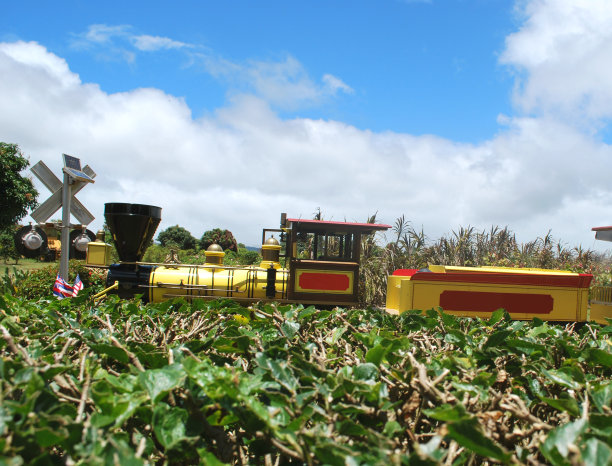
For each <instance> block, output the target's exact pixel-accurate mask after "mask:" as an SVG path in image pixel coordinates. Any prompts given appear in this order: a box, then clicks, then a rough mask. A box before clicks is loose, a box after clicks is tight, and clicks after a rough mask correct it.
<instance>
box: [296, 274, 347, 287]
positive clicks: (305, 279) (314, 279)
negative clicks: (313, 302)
mask: <svg viewBox="0 0 612 466" xmlns="http://www.w3.org/2000/svg"><path fill="white" fill-rule="evenodd" d="M299 285H300V288H301V289H303V290H322V291H346V290H348V289H349V287H350V286H351V281H350V280H349V276H348V275H342V274H331V273H316V272H302V273H301V274H300V278H299Z"/></svg>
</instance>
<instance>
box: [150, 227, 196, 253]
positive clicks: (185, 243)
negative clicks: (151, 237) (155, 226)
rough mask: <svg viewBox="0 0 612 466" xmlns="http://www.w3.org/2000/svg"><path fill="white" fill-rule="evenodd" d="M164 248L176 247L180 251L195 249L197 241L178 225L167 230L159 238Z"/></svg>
mask: <svg viewBox="0 0 612 466" xmlns="http://www.w3.org/2000/svg"><path fill="white" fill-rule="evenodd" d="M157 241H159V244H161V245H162V246H164V247H168V246H176V247H178V248H179V249H195V246H196V243H197V240H196V239H195V238H194V237H193V236H192V235H191V233H189V232H188V231H187V230H186V229H185V228H183V227H180V226H178V225H174V226H173V227H169V228H166V229H165V230H164V231H162V232H161V233H160V234H159V235H158V236H157Z"/></svg>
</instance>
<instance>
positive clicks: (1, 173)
mask: <svg viewBox="0 0 612 466" xmlns="http://www.w3.org/2000/svg"><path fill="white" fill-rule="evenodd" d="M29 165H30V162H29V160H28V159H27V158H25V157H24V156H23V154H22V153H21V151H20V150H19V146H18V145H17V144H7V143H5V142H0V230H4V229H6V228H8V227H11V226H13V225H15V224H16V223H17V222H19V220H20V219H21V218H23V217H25V215H26V214H27V213H28V209H33V208H35V207H36V205H37V202H36V198H37V197H38V192H37V191H36V189H34V185H33V183H32V180H31V179H29V178H27V177H24V176H22V175H21V172H22V171H23V170H25V169H26V168H27V167H28V166H29Z"/></svg>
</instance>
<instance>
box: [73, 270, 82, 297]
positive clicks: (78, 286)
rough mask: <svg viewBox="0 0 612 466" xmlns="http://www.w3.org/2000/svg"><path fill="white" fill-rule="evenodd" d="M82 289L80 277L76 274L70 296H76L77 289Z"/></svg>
mask: <svg viewBox="0 0 612 466" xmlns="http://www.w3.org/2000/svg"><path fill="white" fill-rule="evenodd" d="M82 289H83V282H82V281H81V277H79V274H77V276H76V278H75V279H74V285H72V296H76V295H78V294H79V291H81V290H82Z"/></svg>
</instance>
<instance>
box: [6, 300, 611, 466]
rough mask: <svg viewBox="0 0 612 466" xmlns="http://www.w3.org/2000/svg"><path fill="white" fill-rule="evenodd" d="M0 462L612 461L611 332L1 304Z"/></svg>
mask: <svg viewBox="0 0 612 466" xmlns="http://www.w3.org/2000/svg"><path fill="white" fill-rule="evenodd" d="M0 332H1V333H2V336H3V339H2V340H0V355H1V359H0V375H1V390H0V462H2V461H4V462H6V463H9V464H50V463H58V462H59V463H71V464H74V463H77V464H122V465H123V464H128V465H137V464H152V463H155V464H161V463H164V462H167V463H170V464H192V463H196V462H198V461H200V462H206V463H208V464H219V463H235V464H247V463H248V464H264V463H265V464H274V462H275V461H278V463H279V464H293V463H295V464H320V463H326V464H334V465H335V464H338V465H344V464H380V463H390V464H437V463H439V462H442V461H446V462H448V464H450V463H453V462H454V463H453V464H483V463H497V462H501V463H532V464H535V463H538V462H549V463H552V464H578V463H581V462H584V463H587V464H606V463H610V461H611V458H612V440H611V439H612V381H611V379H610V377H611V376H612V353H611V352H610V349H611V346H612V343H611V341H610V338H611V337H610V335H611V333H612V327H610V326H608V327H599V326H589V325H585V326H584V327H582V328H577V326H573V325H569V326H567V327H560V326H554V325H549V324H547V323H543V322H541V321H534V322H529V323H526V322H513V321H510V320H507V318H506V316H505V315H504V314H503V312H501V311H499V312H496V313H495V314H494V316H493V317H492V318H491V319H490V320H488V321H480V320H470V319H459V318H455V317H452V316H450V315H446V314H439V313H438V312H434V311H430V312H428V313H426V314H425V315H423V314H420V313H406V314H404V315H402V316H399V317H398V316H391V315H388V314H386V313H384V312H383V311H380V310H372V309H369V310H344V309H334V310H318V309H316V308H314V307H307V308H304V307H301V306H276V305H257V306H253V307H250V308H244V307H241V306H239V305H237V304H235V303H233V302H231V301H218V302H203V301H196V302H194V303H193V304H188V303H186V302H184V301H181V300H177V301H169V302H166V303H163V304H158V305H142V304H140V303H139V302H132V301H120V300H118V299H116V298H114V297H113V298H109V299H108V300H107V301H106V302H104V303H102V304H97V305H93V304H91V302H89V301H88V298H87V296H82V297H81V296H80V297H78V298H75V299H73V300H68V299H65V300H62V301H55V300H53V301H48V300H39V301H28V300H24V299H21V298H16V297H13V296H10V295H4V296H0Z"/></svg>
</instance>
